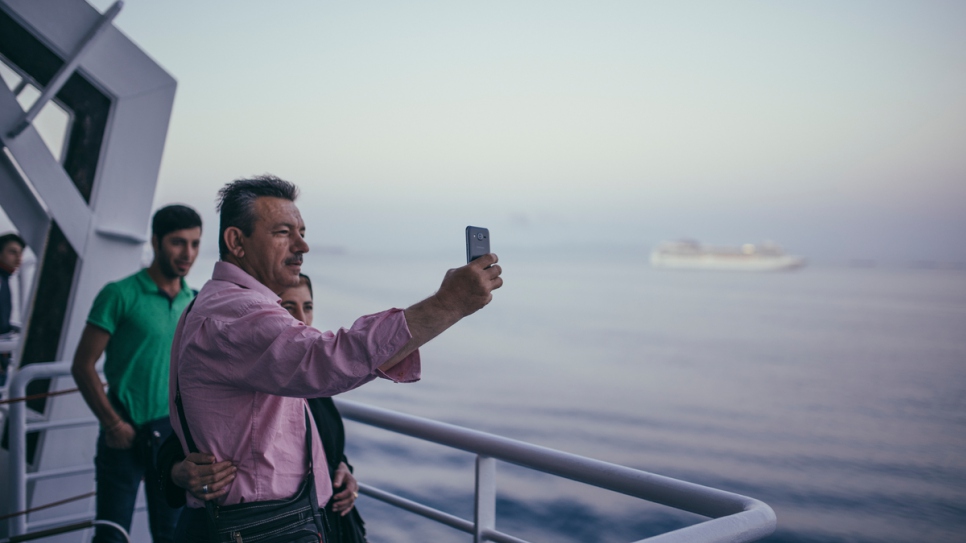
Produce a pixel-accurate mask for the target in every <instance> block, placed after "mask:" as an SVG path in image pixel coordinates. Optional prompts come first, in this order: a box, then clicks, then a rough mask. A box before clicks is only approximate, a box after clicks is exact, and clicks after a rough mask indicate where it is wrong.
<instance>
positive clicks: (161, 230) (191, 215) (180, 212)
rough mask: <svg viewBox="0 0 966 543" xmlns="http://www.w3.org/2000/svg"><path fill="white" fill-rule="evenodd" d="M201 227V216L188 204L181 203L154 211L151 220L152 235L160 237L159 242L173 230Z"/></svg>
mask: <svg viewBox="0 0 966 543" xmlns="http://www.w3.org/2000/svg"><path fill="white" fill-rule="evenodd" d="M195 227H198V228H201V216H200V215H198V212H197V211H195V210H193V209H191V208H190V207H188V206H183V205H179V204H175V205H170V206H165V207H162V208H161V209H159V210H157V212H155V213H154V219H152V220H151V235H152V236H156V237H157V238H158V244H160V243H161V240H163V239H164V236H167V235H168V234H170V233H171V232H175V231H177V230H184V229H186V228H195Z"/></svg>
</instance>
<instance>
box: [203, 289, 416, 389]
mask: <svg viewBox="0 0 966 543" xmlns="http://www.w3.org/2000/svg"><path fill="white" fill-rule="evenodd" d="M225 326H227V327H228V328H230V329H229V330H226V331H227V332H228V333H227V334H223V335H222V334H219V335H220V336H221V337H223V338H226V339H228V340H229V341H228V343H227V344H223V345H221V348H224V349H226V351H225V352H228V353H231V357H230V359H231V360H230V364H229V365H228V368H225V369H224V370H227V371H224V370H223V371H222V372H220V373H222V375H223V376H224V378H225V379H226V380H227V381H228V382H229V383H230V384H232V385H233V386H237V387H240V388H245V389H249V390H255V391H258V392H265V393H269V394H277V395H281V396H294V397H303V398H309V397H313V396H334V395H336V394H339V393H342V392H346V391H349V390H352V389H354V388H356V387H359V386H361V385H363V384H365V383H367V382H369V381H371V380H373V379H375V378H376V377H385V378H388V379H391V380H393V381H396V382H415V381H418V380H419V378H420V358H419V352H418V351H415V352H413V353H412V354H410V355H409V356H407V357H406V358H405V359H404V360H403V361H402V362H400V363H399V364H397V365H396V366H394V367H393V368H391V369H390V370H389V371H388V372H385V373H383V372H381V371H379V370H378V368H379V366H381V365H382V364H384V363H386V362H387V361H389V359H390V358H392V357H393V356H394V355H395V354H396V353H397V352H398V351H399V350H400V349H401V348H402V347H403V346H405V345H406V344H407V343H408V342H409V340H410V339H412V335H411V334H410V332H409V327H408V325H407V323H406V317H405V313H404V312H403V311H402V310H401V309H390V310H387V311H383V312H381V313H376V314H374V315H367V316H364V317H360V318H359V319H357V320H356V322H355V323H353V325H352V326H351V327H350V328H349V329H345V328H343V329H340V330H338V331H336V332H322V331H319V330H316V329H315V328H312V327H309V326H305V325H304V324H302V323H300V322H299V321H297V320H296V319H294V318H292V316H291V315H289V314H288V312H287V311H285V310H284V309H283V308H281V307H280V306H278V305H277V304H272V305H269V304H263V305H261V304H260V305H258V306H254V307H251V308H250V309H249V310H248V311H247V312H246V313H245V314H244V315H243V316H241V317H240V318H238V319H236V320H234V321H232V322H231V323H230V324H228V323H226V324H225Z"/></svg>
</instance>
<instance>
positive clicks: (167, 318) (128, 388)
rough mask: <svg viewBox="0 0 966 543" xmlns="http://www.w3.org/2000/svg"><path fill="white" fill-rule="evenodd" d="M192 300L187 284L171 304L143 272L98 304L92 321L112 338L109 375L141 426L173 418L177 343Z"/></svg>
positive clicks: (112, 286)
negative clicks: (171, 380) (171, 386)
mask: <svg viewBox="0 0 966 543" xmlns="http://www.w3.org/2000/svg"><path fill="white" fill-rule="evenodd" d="M192 298H194V292H193V291H192V290H191V289H190V288H188V285H187V283H186V282H185V280H184V279H182V280H181V292H179V293H178V295H177V296H175V297H174V299H171V298H168V295H167V294H166V293H165V292H163V291H162V290H160V289H159V288H158V285H156V284H155V283H154V281H153V280H151V277H150V276H149V275H148V271H147V269H143V270H141V271H139V272H137V273H135V274H134V275H131V276H129V277H126V278H124V279H121V280H120V281H116V282H114V283H108V284H107V286H105V287H104V288H103V289H101V291H100V292H99V293H98V294H97V298H96V299H95V300H94V305H93V307H91V312H90V315H88V317H87V322H88V324H92V325H94V326H97V327H98V328H101V329H103V330H104V331H106V332H107V333H109V334H111V339H110V341H108V343H107V348H106V349H105V351H104V356H105V360H104V376H105V377H107V385H108V387H109V389H110V391H111V395H112V396H114V397H115V398H116V400H117V401H120V403H121V407H123V408H124V409H125V410H127V416H126V418H127V417H129V418H130V422H132V423H134V424H135V425H141V424H144V423H146V422H150V421H152V420H157V419H160V418H162V417H167V416H168V367H169V365H170V363H171V340H172V339H173V338H174V329H175V327H177V325H178V319H179V318H181V312H182V311H184V308H185V307H187V306H188V304H189V303H190V302H191V300H192ZM122 416H124V415H123V414H122Z"/></svg>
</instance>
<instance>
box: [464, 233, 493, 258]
mask: <svg viewBox="0 0 966 543" xmlns="http://www.w3.org/2000/svg"><path fill="white" fill-rule="evenodd" d="M489 252H490V231H489V230H487V229H486V228H480V227H479V226H467V227H466V263H467V264H469V263H470V262H472V261H473V260H475V259H477V258H479V257H481V256H483V255H485V254H489Z"/></svg>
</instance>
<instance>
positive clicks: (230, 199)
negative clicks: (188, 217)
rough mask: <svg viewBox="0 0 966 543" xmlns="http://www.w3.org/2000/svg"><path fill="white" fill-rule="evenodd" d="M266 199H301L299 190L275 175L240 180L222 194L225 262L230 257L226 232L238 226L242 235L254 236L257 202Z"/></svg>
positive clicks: (220, 208) (221, 236) (220, 231)
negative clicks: (226, 257)
mask: <svg viewBox="0 0 966 543" xmlns="http://www.w3.org/2000/svg"><path fill="white" fill-rule="evenodd" d="M263 196H268V197H272V198H282V199H285V200H289V201H292V202H294V201H295V199H296V198H298V197H299V189H298V187H296V186H295V185H294V184H292V183H289V182H288V181H285V180H284V179H279V178H278V177H275V176H274V175H259V176H257V177H253V178H251V179H236V180H235V181H232V182H231V183H228V184H226V185H225V186H224V187H222V188H221V190H219V191H218V207H217V209H218V211H219V212H220V213H221V224H220V226H219V228H218V252H219V254H220V255H221V258H222V259H224V258H225V256H226V255H228V247H227V246H226V245H225V230H227V229H228V228H229V227H232V226H234V227H235V228H238V229H239V230H241V231H242V234H245V235H246V236H251V235H252V231H253V230H254V228H255V199H256V198H260V197H263Z"/></svg>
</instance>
